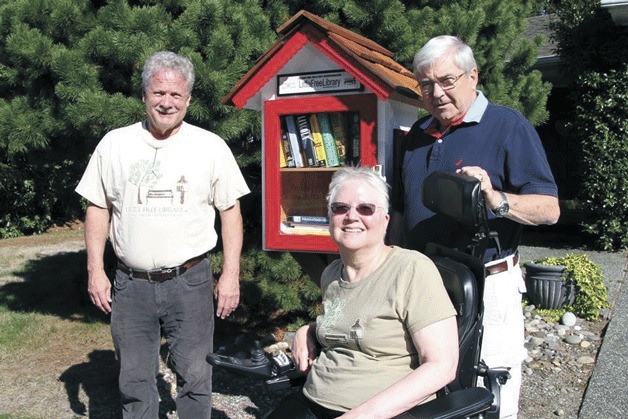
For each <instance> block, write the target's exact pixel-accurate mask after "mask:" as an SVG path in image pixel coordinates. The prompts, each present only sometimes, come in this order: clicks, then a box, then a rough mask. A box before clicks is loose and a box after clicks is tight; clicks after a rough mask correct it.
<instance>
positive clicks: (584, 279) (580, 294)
mask: <svg viewBox="0 0 628 419" xmlns="http://www.w3.org/2000/svg"><path fill="white" fill-rule="evenodd" d="M535 263H538V264H540V265H563V266H564V267H565V269H566V270H567V272H568V274H567V278H566V279H565V281H567V282H573V283H574V284H575V285H576V300H575V302H574V304H573V307H571V309H572V310H573V312H574V314H575V315H577V316H578V317H582V318H583V319H586V320H597V318H598V317H599V315H600V309H602V308H607V307H609V306H610V305H609V302H608V292H607V290H606V286H605V285H604V281H603V279H604V277H603V275H602V269H601V268H600V266H599V265H598V264H596V263H595V262H593V261H592V260H591V259H590V258H589V256H588V255H586V254H580V255H572V254H567V255H565V256H562V257H547V258H542V259H538V260H537V261H535ZM563 312H564V309H563Z"/></svg>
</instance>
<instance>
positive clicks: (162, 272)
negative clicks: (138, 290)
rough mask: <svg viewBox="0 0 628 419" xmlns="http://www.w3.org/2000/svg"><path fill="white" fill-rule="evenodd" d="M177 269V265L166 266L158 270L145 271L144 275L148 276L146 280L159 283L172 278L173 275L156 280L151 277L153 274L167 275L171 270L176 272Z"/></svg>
mask: <svg viewBox="0 0 628 419" xmlns="http://www.w3.org/2000/svg"><path fill="white" fill-rule="evenodd" d="M178 269H179V268H178V267H176V268H166V269H160V270H158V271H153V272H151V271H146V276H148V282H152V283H156V284H160V283H162V282H166V281H168V280H170V279H172V278H173V277H174V276H171V277H169V278H166V279H162V280H156V279H153V278H152V276H153V275H154V276H157V275H168V274H171V273H172V272H175V271H176V272H178Z"/></svg>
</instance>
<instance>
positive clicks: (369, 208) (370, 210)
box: [329, 202, 381, 217]
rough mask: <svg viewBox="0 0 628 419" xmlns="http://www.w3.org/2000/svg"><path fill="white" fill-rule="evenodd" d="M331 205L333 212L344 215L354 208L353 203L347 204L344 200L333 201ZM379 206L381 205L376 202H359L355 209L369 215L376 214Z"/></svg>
mask: <svg viewBox="0 0 628 419" xmlns="http://www.w3.org/2000/svg"><path fill="white" fill-rule="evenodd" d="M329 207H330V208H331V212H332V214H335V215H344V214H346V213H348V212H349V210H351V208H354V206H353V205H349V204H345V203H344V202H332V203H331V205H330V206H329ZM377 208H381V207H378V206H377V205H375V204H358V205H356V206H355V210H356V211H357V212H358V214H360V215H363V216H365V217H369V216H371V215H373V214H375V211H377Z"/></svg>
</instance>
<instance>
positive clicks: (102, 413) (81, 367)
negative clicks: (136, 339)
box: [0, 250, 290, 419]
mask: <svg viewBox="0 0 628 419" xmlns="http://www.w3.org/2000/svg"><path fill="white" fill-rule="evenodd" d="M108 266H109V268H111V267H112V266H113V265H112V264H111V262H110V263H109V264H108ZM12 275H13V276H15V277H17V278H19V279H21V280H17V281H13V282H9V283H6V284H4V285H2V286H0V306H2V307H5V308H6V309H8V310H10V311H14V312H26V313H37V314H44V315H53V316H57V317H59V318H61V319H68V320H72V321H77V322H85V323H94V322H100V323H105V324H107V323H109V315H106V314H104V313H102V312H100V311H99V310H98V309H96V308H95V307H94V306H93V305H92V303H91V301H90V300H89V297H88V295H87V273H86V253H85V251H84V250H83V251H71V252H61V253H56V254H50V255H40V256H39V257H38V258H37V259H33V260H30V261H28V262H26V264H25V265H24V266H23V267H22V268H20V269H19V270H16V271H14V272H12ZM219 323H222V324H221V325H218V327H217V329H218V330H217V336H216V344H217V345H220V342H221V341H222V342H224V340H225V339H229V337H227V336H226V335H229V332H227V330H229V329H232V328H233V329H235V328H237V327H233V325H230V324H227V323H228V322H225V321H219ZM221 326H222V327H221ZM220 329H222V331H224V332H226V334H223V333H221V332H220V331H219V330H220ZM225 329H226V330H225ZM233 329H232V330H233ZM167 351H168V348H167V345H163V346H162V348H161V357H162V359H166V357H167ZM88 359H89V360H88V361H87V362H81V363H78V364H74V365H71V366H70V367H68V368H67V369H66V370H65V371H64V372H63V373H62V374H61V375H60V376H59V380H60V381H61V382H63V383H64V385H65V390H66V393H67V398H68V404H69V407H70V408H71V410H72V412H73V413H74V414H76V415H80V416H83V415H89V417H91V418H119V417H121V402H120V395H119V391H118V384H117V377H118V374H119V371H120V366H119V363H118V361H117V360H116V357H115V353H114V352H113V351H112V350H93V351H92V352H90V353H89V354H88ZM157 387H158V390H159V394H160V399H161V402H160V415H159V416H160V418H167V414H168V413H169V412H172V411H174V410H175V408H176V406H175V402H174V400H173V398H172V395H171V393H170V391H169V389H170V384H169V383H167V382H166V380H165V379H164V377H163V376H162V375H161V374H160V375H159V376H158V377H157ZM263 387H264V381H263V380H256V379H252V378H248V377H240V376H236V375H232V374H230V373H228V372H225V371H220V370H218V369H215V370H214V379H213V391H214V394H215V397H217V396H216V393H218V394H220V395H224V396H227V397H233V400H234V402H233V403H235V405H234V406H236V407H234V408H233V409H234V410H231V409H230V408H226V407H223V406H218V405H217V404H216V403H214V408H213V409H212V417H215V418H218V419H226V418H230V417H233V414H234V412H239V411H240V412H241V410H240V409H241V408H239V407H237V404H238V403H239V402H238V401H237V400H238V399H239V398H240V397H246V398H248V399H250V400H251V402H252V404H253V405H254V406H253V407H246V408H244V411H245V412H246V413H248V414H250V415H251V416H253V417H262V416H263V414H264V413H266V412H268V411H270V410H271V409H272V407H274V406H276V405H277V403H278V401H279V400H280V399H282V398H283V397H285V395H286V394H288V392H289V391H290V390H288V391H280V392H268V391H266V390H265V389H264V388H263ZM81 389H82V391H83V392H84V394H85V396H86V397H87V400H85V399H84V398H83V399H81V398H80V397H79V395H80V390H81ZM231 403H232V402H231V400H229V401H226V402H225V406H227V405H229V404H231ZM223 409H224V410H223Z"/></svg>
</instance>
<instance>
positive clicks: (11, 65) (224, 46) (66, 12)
mask: <svg viewBox="0 0 628 419" xmlns="http://www.w3.org/2000/svg"><path fill="white" fill-rule="evenodd" d="M0 33H1V34H2V40H0V88H1V91H0V116H2V117H3V118H2V120H1V121H0V165H1V166H0V167H1V168H2V174H1V175H0V176H1V178H0V181H1V182H0V183H1V184H2V186H0V198H1V199H0V202H2V204H0V205H1V206H0V210H1V212H0V214H2V219H1V220H0V236H2V235H15V234H19V233H20V230H21V232H23V233H30V232H37V231H41V230H42V229H44V228H46V227H47V226H48V225H49V224H50V223H51V222H53V221H57V220H59V219H61V220H62V219H67V218H70V217H73V216H77V215H78V214H79V213H80V212H79V210H80V208H79V200H78V197H77V196H76V195H75V194H74V193H73V191H72V189H73V187H68V185H75V184H76V182H77V181H78V178H79V177H80V173H81V172H82V170H83V168H84V166H85V164H86V159H87V158H88V157H89V153H91V151H92V150H93V148H94V147H95V145H96V143H97V142H98V140H99V139H100V138H101V137H102V136H103V135H104V134H105V133H106V132H107V131H109V130H111V129H113V128H117V127H120V126H124V125H128V124H130V123H133V122H136V121H138V120H141V119H142V118H143V113H144V110H143V105H142V103H141V100H140V98H141V80H140V78H141V77H140V75H141V70H142V68H141V67H142V63H143V61H144V60H145V59H146V58H147V57H148V56H149V55H150V54H151V53H153V52H155V51H158V50H162V49H168V50H173V51H175V52H178V53H180V54H182V55H184V56H186V57H189V58H190V59H191V60H192V61H193V63H194V65H195V67H196V72H197V78H196V80H197V82H196V85H195V89H194V92H193V97H192V102H191V105H190V109H189V112H188V116H187V120H188V121H189V122H190V123H193V124H196V125H199V126H202V127H204V128H207V129H210V130H212V131H215V132H216V133H218V134H219V135H221V136H223V137H224V138H225V139H226V140H227V142H229V143H230V146H231V147H232V149H233V150H234V154H235V155H236V158H238V160H239V163H240V165H241V166H242V167H244V169H245V171H246V172H248V173H253V174H255V175H256V176H258V175H257V173H258V172H259V162H260V148H261V147H260V134H259V126H260V123H259V115H257V114H255V113H253V112H239V111H236V110H235V109H233V108H230V107H225V106H224V105H222V104H221V103H220V98H221V97H222V96H224V94H226V92H227V91H228V90H229V89H230V88H231V87H232V86H233V85H234V84H235V82H236V81H237V80H238V78H239V77H240V76H241V75H242V74H243V73H244V72H245V71H247V70H248V68H250V66H251V65H252V63H253V62H254V60H255V59H256V58H257V57H258V56H259V55H261V54H262V53H263V52H264V51H265V50H266V49H267V48H268V47H269V46H270V45H271V44H272V43H273V42H274V40H275V37H276V35H275V34H274V33H273V32H272V31H271V29H270V24H269V20H268V18H266V15H265V14H264V13H263V12H262V10H261V9H260V7H259V6H258V2H256V1H254V0H240V1H230V0H221V1H209V0H198V1H193V2H188V1H183V0H170V1H149V0H144V1H125V0H109V1H100V2H95V1H87V0H16V1H13V2H10V3H5V4H3V5H2V6H0ZM42 179H43V180H44V181H43V182H42ZM57 181H58V182H61V183H59V184H56V183H55V182H57ZM35 197H36V198H35ZM254 218H255V217H254ZM35 225H36V227H35ZM29 226H31V227H29Z"/></svg>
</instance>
